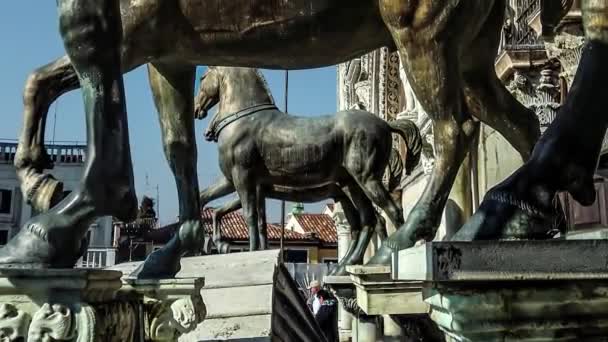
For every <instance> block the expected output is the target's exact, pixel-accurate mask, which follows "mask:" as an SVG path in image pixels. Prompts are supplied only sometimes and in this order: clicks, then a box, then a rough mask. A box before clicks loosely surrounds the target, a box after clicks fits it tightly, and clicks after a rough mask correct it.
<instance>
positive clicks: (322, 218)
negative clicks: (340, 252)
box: [293, 213, 338, 243]
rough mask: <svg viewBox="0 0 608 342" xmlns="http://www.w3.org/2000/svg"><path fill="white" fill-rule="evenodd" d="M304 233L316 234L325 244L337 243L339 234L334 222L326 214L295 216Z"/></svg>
mask: <svg viewBox="0 0 608 342" xmlns="http://www.w3.org/2000/svg"><path fill="white" fill-rule="evenodd" d="M293 217H294V218H295V219H296V220H297V221H298V223H299V224H300V226H301V227H302V229H303V230H304V232H306V233H314V234H316V235H317V237H318V238H319V239H320V240H321V241H322V242H325V243H337V242H338V232H337V231H336V224H335V222H334V220H333V219H332V218H331V217H329V215H325V214H308V213H303V214H293Z"/></svg>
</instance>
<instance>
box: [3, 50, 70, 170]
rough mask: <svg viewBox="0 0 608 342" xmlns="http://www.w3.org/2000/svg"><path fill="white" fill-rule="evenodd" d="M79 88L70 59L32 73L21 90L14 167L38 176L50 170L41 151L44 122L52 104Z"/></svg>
mask: <svg viewBox="0 0 608 342" xmlns="http://www.w3.org/2000/svg"><path fill="white" fill-rule="evenodd" d="M78 87H80V84H79V83H78V75H76V71H75V70H74V68H73V67H72V63H71V62H70V58H69V57H68V56H63V57H61V58H59V59H57V60H55V61H53V62H51V63H49V64H47V65H45V66H42V67H40V68H38V69H36V70H35V71H33V72H32V73H31V74H30V75H29V76H28V78H27V81H26V83H25V87H24V90H23V126H22V128H21V135H20V136H19V146H18V148H17V153H16V154H15V167H16V168H17V169H18V170H19V169H24V168H27V167H31V168H34V169H36V170H37V171H39V172H41V171H42V170H45V169H52V168H53V161H52V160H51V158H50V157H49V156H48V154H47V152H46V148H45V147H44V133H45V129H46V119H47V115H48V110H49V107H50V106H51V104H52V103H53V102H54V101H55V100H57V98H59V96H61V95H63V94H65V93H67V92H69V91H71V90H74V89H77V88H78Z"/></svg>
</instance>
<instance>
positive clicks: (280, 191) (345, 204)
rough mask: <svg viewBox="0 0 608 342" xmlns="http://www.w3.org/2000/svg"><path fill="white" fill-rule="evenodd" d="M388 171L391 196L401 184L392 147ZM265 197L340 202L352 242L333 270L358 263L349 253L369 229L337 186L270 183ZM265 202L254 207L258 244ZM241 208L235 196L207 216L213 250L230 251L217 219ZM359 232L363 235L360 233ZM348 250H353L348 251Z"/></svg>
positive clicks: (204, 197) (204, 199) (207, 194)
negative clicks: (313, 187) (300, 188)
mask: <svg viewBox="0 0 608 342" xmlns="http://www.w3.org/2000/svg"><path fill="white" fill-rule="evenodd" d="M387 171H388V180H387V182H386V184H385V185H386V187H387V190H388V191H389V192H390V193H391V195H393V198H395V197H394V194H396V193H398V190H397V189H398V187H399V185H400V184H401V180H402V178H403V161H402V160H401V155H400V153H399V151H397V149H395V148H394V147H393V149H392V151H391V156H390V160H389V165H388V167H387ZM215 191H216V187H214V186H212V187H210V188H207V189H206V190H205V191H203V192H201V207H204V206H205V205H206V204H207V203H209V202H210V200H213V199H214V198H215V197H214V196H213V194H214V193H215ZM267 196H268V197H269V198H274V199H279V200H286V201H294V202H301V203H314V202H319V201H322V200H324V199H327V198H332V199H333V200H334V202H335V203H340V204H341V205H342V210H343V212H344V216H345V217H346V220H347V221H348V223H349V225H350V228H351V237H352V241H353V243H352V244H351V245H350V247H349V250H348V251H347V253H345V254H344V255H345V256H351V259H350V260H349V259H347V258H343V260H340V261H341V263H340V267H338V268H336V269H335V272H336V273H337V272H340V271H342V269H343V266H344V265H347V264H348V265H351V264H356V263H358V262H360V260H356V259H352V256H355V255H358V253H357V252H355V251H356V250H358V249H359V248H365V247H364V246H366V244H365V243H364V242H365V241H368V240H369V237H367V236H366V235H368V234H372V233H373V232H372V231H371V230H370V229H369V227H367V226H366V227H361V223H360V221H359V218H358V217H357V215H358V213H357V208H355V207H354V205H353V204H352V202H351V200H350V199H349V198H348V197H347V196H346V195H345V194H344V192H343V191H342V190H341V189H339V188H338V186H337V185H333V186H327V187H324V189H316V190H311V189H307V190H306V191H304V192H302V191H298V190H297V189H289V188H285V187H277V186H273V187H272V188H271V189H269V191H268V193H267ZM264 204H265V201H262V200H260V206H259V207H258V212H259V214H258V219H259V221H258V230H259V233H260V245H261V246H264V245H265V244H266V241H267V238H268V236H267V228H266V222H267V221H266V210H265V207H264ZM395 204H396V205H397V206H399V207H400V209H401V210H402V208H401V200H400V199H399V201H397V199H395ZM241 208H242V204H241V200H240V199H239V198H235V199H233V200H232V201H230V202H228V203H225V204H224V205H222V206H221V207H219V208H215V209H214V210H213V213H212V215H211V219H212V227H213V244H214V245H215V247H216V250H217V251H218V252H219V253H222V254H225V253H230V250H231V244H230V243H229V242H228V241H225V240H224V239H222V234H221V221H222V218H223V217H224V216H225V215H227V214H229V213H231V212H233V211H235V210H238V209H241ZM376 218H377V219H378V222H377V224H376V230H375V233H376V234H377V236H378V238H379V239H380V240H381V241H384V239H386V237H387V236H388V235H387V229H386V221H385V220H384V218H383V217H382V216H381V215H377V216H376ZM361 234H363V236H361ZM358 241H361V242H362V243H361V246H357V242H358ZM205 247H207V249H206V250H205V252H206V253H207V254H210V253H212V250H211V245H207V244H206V245H205ZM350 249H353V250H352V251H351V250H350Z"/></svg>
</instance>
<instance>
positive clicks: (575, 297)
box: [393, 240, 608, 342]
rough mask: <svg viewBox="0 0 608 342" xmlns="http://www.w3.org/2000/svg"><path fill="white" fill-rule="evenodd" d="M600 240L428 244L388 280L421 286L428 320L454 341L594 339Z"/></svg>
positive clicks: (606, 314)
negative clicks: (426, 305)
mask: <svg viewBox="0 0 608 342" xmlns="http://www.w3.org/2000/svg"><path fill="white" fill-rule="evenodd" d="M607 260H608V241H606V240H576V241H572V240H548V241H479V242H429V243H426V244H425V245H422V246H419V247H415V248H412V249H409V250H404V251H400V252H399V253H398V255H397V256H395V258H394V260H393V276H394V277H395V278H396V279H399V280H412V281H423V282H424V288H423V296H424V300H425V301H426V302H427V303H428V304H429V305H430V307H431V314H430V315H431V318H432V319H433V320H434V321H435V322H436V323H437V324H438V325H439V326H440V327H441V329H442V330H444V331H445V332H446V333H447V334H448V335H450V336H451V337H452V338H453V339H454V340H456V341H473V342H475V341H602V340H604V339H605V337H606V336H608V296H607V294H608V262H607Z"/></svg>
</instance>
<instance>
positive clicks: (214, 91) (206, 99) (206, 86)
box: [194, 67, 220, 120]
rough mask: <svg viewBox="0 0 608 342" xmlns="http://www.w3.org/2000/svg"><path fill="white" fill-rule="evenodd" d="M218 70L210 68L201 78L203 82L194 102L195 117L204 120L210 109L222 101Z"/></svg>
mask: <svg viewBox="0 0 608 342" xmlns="http://www.w3.org/2000/svg"><path fill="white" fill-rule="evenodd" d="M217 70H218V69H217V68H215V67H208V68H207V71H206V72H205V73H204V74H203V76H202V77H201V82H200V86H199V90H198V94H197V95H196V99H195V100H194V117H195V118H197V119H199V120H202V119H204V118H206V117H207V113H208V111H209V109H211V108H213V106H215V105H216V104H217V103H218V102H219V101H220V80H219V74H218V72H217Z"/></svg>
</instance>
